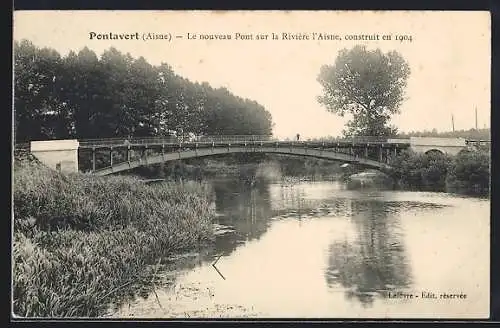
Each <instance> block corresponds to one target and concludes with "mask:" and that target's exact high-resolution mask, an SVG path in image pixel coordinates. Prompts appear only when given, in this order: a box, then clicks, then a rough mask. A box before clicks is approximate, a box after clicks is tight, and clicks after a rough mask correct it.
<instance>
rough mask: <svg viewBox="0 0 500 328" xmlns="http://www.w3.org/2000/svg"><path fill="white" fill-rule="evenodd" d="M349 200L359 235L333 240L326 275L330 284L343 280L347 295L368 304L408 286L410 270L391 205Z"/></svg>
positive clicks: (351, 213) (341, 282)
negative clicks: (349, 238)
mask: <svg viewBox="0 0 500 328" xmlns="http://www.w3.org/2000/svg"><path fill="white" fill-rule="evenodd" d="M348 204H349V207H350V209H351V211H350V215H351V219H352V222H353V223H354V226H355V229H356V234H355V235H356V237H355V238H354V240H347V239H345V240H342V241H338V240H335V241H333V242H332V244H331V246H330V248H329V252H328V253H329V258H328V268H327V270H326V273H325V277H326V281H327V283H328V285H329V286H330V287H331V288H335V287H336V286H337V285H338V284H340V285H341V286H343V287H344V288H347V292H346V296H347V298H348V299H353V298H355V299H357V300H359V302H361V304H362V305H363V306H365V307H366V306H370V305H372V304H373V301H374V298H375V297H376V296H377V295H378V296H381V295H383V294H384V293H387V292H388V291H392V290H398V291H401V290H402V289H404V288H407V287H409V285H410V283H411V272H410V267H409V265H408V261H407V259H406V254H405V249H404V245H403V243H402V238H403V236H402V233H401V227H400V225H399V220H398V217H397V216H395V215H394V214H392V212H393V208H392V206H390V205H389V204H388V203H386V202H382V201H379V200H363V201H358V200H350V201H349V202H348Z"/></svg>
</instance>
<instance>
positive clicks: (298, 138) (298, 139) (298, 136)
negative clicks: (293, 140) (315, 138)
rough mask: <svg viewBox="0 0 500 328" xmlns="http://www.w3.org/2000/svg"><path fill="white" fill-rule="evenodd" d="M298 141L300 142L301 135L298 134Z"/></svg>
mask: <svg viewBox="0 0 500 328" xmlns="http://www.w3.org/2000/svg"><path fill="white" fill-rule="evenodd" d="M297 141H300V134H298V133H297Z"/></svg>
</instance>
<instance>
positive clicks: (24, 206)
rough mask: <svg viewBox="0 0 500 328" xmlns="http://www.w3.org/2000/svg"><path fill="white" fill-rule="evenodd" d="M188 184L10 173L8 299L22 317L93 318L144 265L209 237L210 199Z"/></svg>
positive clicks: (31, 168)
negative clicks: (11, 235)
mask: <svg viewBox="0 0 500 328" xmlns="http://www.w3.org/2000/svg"><path fill="white" fill-rule="evenodd" d="M212 197H213V196H212V193H211V189H210V187H209V185H207V184H202V183H195V182H184V183H173V182H172V183H163V184H155V185H146V184H144V183H141V182H139V180H137V179H135V178H133V177H100V178H98V177H93V176H88V175H83V174H75V175H70V176H64V175H61V174H59V173H58V172H54V171H52V170H49V169H47V168H44V167H43V166H40V165H38V164H33V163H17V164H16V167H15V171H14V240H13V268H14V271H13V287H14V288H13V294H14V295H13V299H14V313H15V314H16V315H18V316H23V317H94V316H99V315H101V314H103V311H105V310H106V308H107V307H108V304H109V302H111V301H113V300H116V299H117V298H120V297H121V296H123V294H126V291H125V289H126V288H125V286H127V285H130V284H133V283H134V282H138V281H140V280H141V279H143V277H144V275H147V274H148V272H147V270H145V268H147V265H148V264H151V263H153V262H156V260H157V259H158V258H160V257H162V256H165V255H167V254H169V253H171V252H174V251H177V250H181V249H187V248H191V247H194V246H196V245H198V243H199V242H201V241H204V240H211V239H212V238H213V236H212V225H211V220H212V218H213V215H214V213H213V206H212V203H213V199H212Z"/></svg>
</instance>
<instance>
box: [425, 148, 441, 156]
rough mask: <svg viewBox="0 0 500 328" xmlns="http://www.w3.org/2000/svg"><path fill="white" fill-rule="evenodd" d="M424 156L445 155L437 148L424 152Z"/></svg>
mask: <svg viewBox="0 0 500 328" xmlns="http://www.w3.org/2000/svg"><path fill="white" fill-rule="evenodd" d="M425 154H426V155H444V154H445V153H444V152H443V151H442V150H440V149H437V148H431V149H429V150H427V151H426V152H425Z"/></svg>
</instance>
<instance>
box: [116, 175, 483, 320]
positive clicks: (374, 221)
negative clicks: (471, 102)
mask: <svg viewBox="0 0 500 328" xmlns="http://www.w3.org/2000/svg"><path fill="white" fill-rule="evenodd" d="M213 187H214V190H215V194H216V195H215V196H216V197H215V199H216V200H215V207H216V211H217V213H218V217H217V218H216V222H214V223H215V224H216V226H218V227H220V228H223V230H222V233H218V234H217V236H216V240H215V243H214V244H211V245H209V246H207V247H203V248H201V249H198V250H194V251H193V252H192V253H189V254H181V255H177V256H175V257H173V258H170V259H169V261H167V262H165V263H166V264H167V266H168V268H165V270H162V275H163V278H162V279H163V280H161V281H159V280H157V281H156V286H157V287H158V289H157V290H156V292H157V293H158V295H159V301H157V296H156V292H155V293H151V292H150V293H149V296H148V299H147V300H145V301H140V300H139V301H138V302H137V304H136V305H133V307H132V309H129V310H126V309H124V308H121V310H120V312H117V315H118V316H119V315H128V313H132V315H138V316H154V317H179V316H187V315H189V316H191V317H193V316H200V317H212V316H221V315H223V316H233V317H234V316H236V317H238V316H239V317H241V313H242V312H238V311H240V310H238V311H236V310H235V311H236V312H234V311H233V310H234V309H237V308H238V307H240V306H241V307H243V308H245V309H247V310H245V311H250V310H249V309H251V312H252V313H254V314H253V315H258V316H265V317H270V316H271V317H293V316H296V317H297V316H298V317H318V316H319V317H324V316H327V317H332V316H334V317H359V316H362V317H363V316H368V317H381V316H382V317H383V316H387V315H389V316H391V314H398V315H399V316H401V315H407V314H409V313H413V314H418V313H434V312H436V311H437V313H440V314H441V315H443V316H445V315H446V314H448V316H449V315H451V314H456V313H459V312H457V311H459V310H457V309H456V307H455V306H453V307H450V306H449V304H448V303H437V302H434V303H433V302H430V301H422V302H405V301H402V300H388V299H387V298H386V297H384V296H386V295H384V294H386V293H387V292H390V291H393V292H404V291H407V292H410V291H419V290H431V291H432V290H435V291H446V290H450V291H453V290H455V289H456V286H460V288H461V289H460V290H459V291H460V292H462V291H463V292H466V293H468V298H469V297H470V298H471V300H472V298H473V297H476V300H478V301H481V300H483V301H484V299H486V298H480V294H479V292H478V290H480V289H479V288H478V287H477V286H480V287H481V286H483V287H481V288H483V289H482V290H486V289H484V281H487V279H484V281H483V280H480V278H478V277H483V276H487V275H486V274H483V273H482V272H483V271H481V268H483V269H484V268H485V266H484V265H483V266H481V263H487V261H486V260H485V259H486V258H487V255H488V254H485V253H484V251H483V250H484V249H487V246H485V244H484V243H483V242H484V240H485V236H487V234H486V232H487V230H488V229H486V228H487V224H488V222H489V221H488V220H487V219H488V215H487V214H488V213H489V212H488V208H489V207H488V206H489V205H488V203H486V202H483V203H481V202H479V201H476V200H471V199H465V198H464V199H462V198H457V197H454V196H453V197H452V196H450V195H446V194H436V193H419V192H394V191H389V192H385V191H382V192H378V191H352V190H346V189H343V188H340V186H339V185H338V184H335V183H332V182H314V183H311V182H306V183H298V184H277V183H267V182H265V181H257V182H256V183H253V184H249V183H247V182H246V181H242V180H241V179H239V180H238V179H232V180H231V179H226V180H217V181H213ZM471 217H473V218H474V219H473V220H471V219H470V218H471ZM485 227H486V228H485ZM218 231H221V230H220V229H219V230H218ZM470 236H476V237H470ZM470 238H475V239H470ZM470 240H476V241H475V242H474V243H471V242H470ZM443 241H444V242H443ZM440 242H442V244H440V245H439V252H436V251H435V248H436V246H437V243H440ZM220 255H222V258H221V259H220V262H219V263H218V264H217V266H218V267H219V269H220V270H221V272H222V273H223V274H224V276H225V277H226V279H222V278H221V277H220V276H219V275H218V274H217V272H215V270H214V268H213V267H212V266H211V263H212V262H213V261H214V258H216V257H219V256H220ZM430 265H432V266H433V267H432V271H431V270H429V269H428V268H429V266H430ZM484 272H486V271H484ZM450 273H453V274H450ZM445 286H448V287H445ZM153 287H154V286H153ZM433 288H434V289H433ZM149 290H150V289H149ZM147 293H148V289H147V288H146V289H145V290H144V293H143V297H145V296H146V294H147ZM478 295H479V296H478ZM159 302H161V303H162V304H163V307H162V308H160V306H159V304H157V303H159ZM460 304H461V305H460ZM460 304H459V303H457V304H456V306H459V305H460V306H462V309H464V311H468V310H467V309H469V308H470V307H471V306H472V305H473V304H475V303H473V301H471V302H470V303H466V302H462V303H460ZM254 307H255V312H254ZM229 309H233V310H229ZM238 309H239V308H238ZM361 309H362V311H359V310H361ZM477 309H479V310H481V308H480V307H477ZM479 310H477V311H479ZM242 311H243V310H242ZM433 311H434V312H433ZM439 311H441V312H439ZM460 311H462V310H460ZM185 312H186V313H187V314H185ZM478 313H479V312H478Z"/></svg>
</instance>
